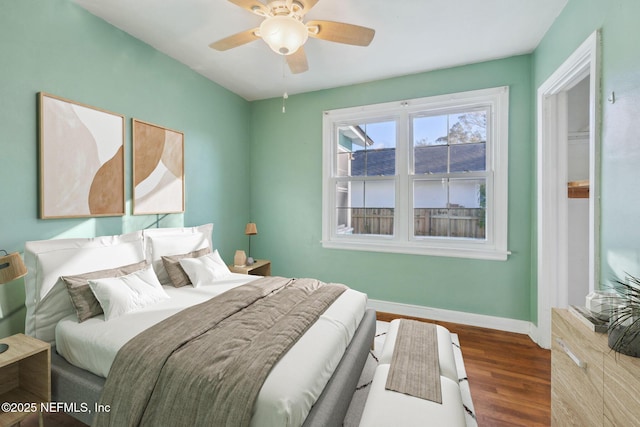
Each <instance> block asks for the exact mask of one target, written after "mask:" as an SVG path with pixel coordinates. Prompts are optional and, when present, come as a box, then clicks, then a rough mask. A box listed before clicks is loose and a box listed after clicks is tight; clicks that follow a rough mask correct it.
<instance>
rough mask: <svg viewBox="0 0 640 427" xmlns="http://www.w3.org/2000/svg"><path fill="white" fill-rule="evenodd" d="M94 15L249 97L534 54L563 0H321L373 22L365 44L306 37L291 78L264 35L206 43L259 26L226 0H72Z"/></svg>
mask: <svg viewBox="0 0 640 427" xmlns="http://www.w3.org/2000/svg"><path fill="white" fill-rule="evenodd" d="M74 1H75V2H76V3H77V4H78V5H80V6H82V7H83V8H85V9H87V10H88V11H89V12H91V13H92V14H94V15H96V16H99V17H100V18H102V19H104V20H105V21H107V22H109V23H111V24H112V25H114V26H116V27H118V28H120V29H122V30H123V31H125V32H127V33H129V34H131V35H132V36H134V37H136V38H138V39H140V40H142V41H144V42H146V43H148V44H149V45H151V46H153V47H154V48H156V49H158V50H159V51H161V52H164V53H165V54H167V55H169V56H171V57H173V58H175V59H177V60H178V61H180V62H182V63H184V64H186V65H187V66H189V67H190V68H192V69H193V70H195V71H197V72H198V73H200V74H202V75H203V76H205V77H207V78H209V79H210V80H213V81H214V82H216V83H218V84H220V85H222V86H224V87H226V88H227V89H229V90H231V91H233V92H235V93H237V94H238V95H240V96H242V97H243V98H245V99H247V100H256V99H264V98H271V97H276V96H282V93H283V92H284V91H285V90H286V91H287V92H288V93H289V94H294V93H301V92H308V91H313V90H318V89H325V88H330V87H337V86H345V85H350V84H354V83H361V82H367V81H372V80H379V79H383V78H388V77H394V76H400V75H405V74H413V73H419V72H423V71H429V70H435V69H440V68H448V67H453V66H457V65H463V64H470V63H475V62H481V61H486V60H491V59H497V58H505V57H509V56H513V55H519V54H525V53H529V52H531V51H533V50H534V49H535V47H536V46H537V45H538V43H539V42H540V40H541V39H542V37H543V35H544V33H545V32H546V31H547V29H548V28H549V27H550V26H551V24H552V23H553V21H554V19H555V18H556V17H557V16H558V15H559V14H560V12H561V11H562V9H563V8H564V6H565V5H566V3H567V1H568V0H403V1H399V0H320V1H319V2H318V4H317V5H316V6H315V7H314V8H313V9H311V11H309V13H308V14H307V15H306V18H305V21H307V20H312V19H320V20H328V21H340V22H346V23H350V24H356V25H361V26H365V27H370V28H373V29H375V30H376V35H375V37H374V39H373V41H372V42H371V44H370V45H369V46H368V47H356V46H348V45H342V44H338V43H333V42H328V41H324V40H318V39H312V38H309V40H308V41H307V43H306V44H305V51H306V53H307V58H308V61H309V71H307V72H305V73H302V74H296V75H292V74H291V73H290V72H289V70H288V68H287V67H286V66H285V64H284V61H283V58H282V57H281V56H279V55H277V54H276V53H274V52H273V51H272V50H271V49H269V47H268V46H267V45H266V44H265V43H264V42H263V41H262V40H256V41H254V42H251V43H249V44H246V45H243V46H240V47H237V48H235V49H231V50H228V51H226V52H218V51H215V50H213V49H211V48H209V47H208V45H209V44H210V43H211V42H213V41H216V40H218V39H221V38H223V37H226V36H229V35H231V34H235V33H238V32H240V31H243V30H246V29H250V28H254V27H257V26H259V24H260V22H261V20H262V18H260V17H259V16H257V15H254V14H252V13H249V12H247V11H246V10H244V9H242V8H240V7H238V6H236V5H234V4H233V3H230V2H228V1H225V0H109V1H106V0H74Z"/></svg>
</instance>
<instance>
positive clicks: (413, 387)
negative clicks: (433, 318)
mask: <svg viewBox="0 0 640 427" xmlns="http://www.w3.org/2000/svg"><path fill="white" fill-rule="evenodd" d="M385 388H386V389H387V390H392V391H397V392H399V393H404V394H408V395H410V396H414V397H419V398H420V399H426V400H431V401H432V402H436V403H442V390H441V385H440V361H439V359H438V333H437V329H436V325H435V324H433V323H425V322H417V321H415V320H407V319H402V320H401V321H400V324H399V325H398V334H397V335H396V342H395V346H394V347H393V355H392V356H391V365H390V367H389V376H388V377H387V384H386V386H385Z"/></svg>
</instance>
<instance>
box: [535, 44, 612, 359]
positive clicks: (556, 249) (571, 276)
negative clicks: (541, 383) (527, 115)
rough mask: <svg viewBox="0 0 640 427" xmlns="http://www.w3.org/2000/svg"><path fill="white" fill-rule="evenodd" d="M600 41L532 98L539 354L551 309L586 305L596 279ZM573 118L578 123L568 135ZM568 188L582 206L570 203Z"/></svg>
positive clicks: (582, 51)
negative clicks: (535, 125)
mask: <svg viewBox="0 0 640 427" xmlns="http://www.w3.org/2000/svg"><path fill="white" fill-rule="evenodd" d="M599 40H600V36H599V33H598V32H595V33H593V34H592V35H591V36H590V37H589V38H588V39H587V40H586V41H585V42H584V43H583V44H582V45H581V46H580V47H579V48H578V49H577V50H576V51H575V52H574V53H573V54H572V55H571V56H570V57H569V58H568V59H567V60H566V61H565V62H564V63H563V64H562V65H561V66H560V68H558V69H557V70H556V71H555V72H554V73H553V74H552V75H551V76H550V77H549V78H548V79H547V80H546V81H545V82H544V83H543V84H542V85H541V86H540V87H539V88H538V92H537V101H538V111H537V123H538V128H537V130H538V138H537V207H538V211H537V216H538V217H537V243H538V252H537V255H538V269H537V274H538V278H537V284H538V312H537V314H538V326H537V330H536V331H535V333H534V334H532V335H533V338H534V339H535V340H536V342H537V343H538V345H540V346H541V347H544V348H549V347H550V346H551V308H552V307H566V306H567V305H569V304H576V305H584V297H585V296H586V294H587V293H588V292H589V291H590V290H593V289H594V288H597V285H596V281H597V280H598V277H599V256H598V250H599V242H598V237H599V234H598V230H599V217H598V212H599V209H598V200H599V191H598V187H599V177H600V171H599V163H600V154H599V152H600V149H599V148H600V143H599V123H598V119H597V118H598V117H599V112H598V106H599V84H598V83H599V81H600V76H599V67H598V58H599V45H600V43H599ZM585 104H586V105H585ZM585 110H586V111H587V114H586V117H585V116H584V111H585ZM578 117H580V118H579V119H578V120H577V121H581V122H583V124H582V125H580V126H579V127H578V128H576V129H570V128H571V127H574V126H575V122H576V118H578ZM570 187H574V190H575V188H578V190H576V191H574V192H580V191H581V192H582V196H583V197H579V198H580V199H585V200H580V201H574V198H573V197H572V198H570V197H569V195H570V192H571V191H572V189H570ZM585 189H586V191H587V192H588V193H587V196H586V197H584V191H585ZM575 199H578V197H576V198H575ZM577 233H580V234H579V235H578V234H577ZM585 233H586V235H585ZM585 281H586V282H585Z"/></svg>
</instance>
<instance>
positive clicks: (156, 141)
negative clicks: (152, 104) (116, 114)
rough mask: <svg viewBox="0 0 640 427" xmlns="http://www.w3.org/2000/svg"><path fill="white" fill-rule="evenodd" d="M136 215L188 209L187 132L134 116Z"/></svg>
mask: <svg viewBox="0 0 640 427" xmlns="http://www.w3.org/2000/svg"><path fill="white" fill-rule="evenodd" d="M131 128H132V134H133V180H132V182H133V214H134V215H149V214H168V213H181V212H184V134H183V133H182V132H179V131H176V130H172V129H168V128H165V127H163V126H159V125H155V124H153V123H148V122H144V121H142V120H138V119H131Z"/></svg>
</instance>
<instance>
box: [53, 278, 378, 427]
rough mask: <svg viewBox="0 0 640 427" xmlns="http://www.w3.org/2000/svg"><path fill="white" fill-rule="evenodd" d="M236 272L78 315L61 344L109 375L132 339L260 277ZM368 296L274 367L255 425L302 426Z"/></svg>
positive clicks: (66, 324)
mask: <svg viewBox="0 0 640 427" xmlns="http://www.w3.org/2000/svg"><path fill="white" fill-rule="evenodd" d="M257 278H258V276H247V275H243V274H233V275H232V276H230V277H229V278H228V279H225V280H220V281H217V282H216V283H215V284H212V285H208V286H203V287H199V288H193V287H191V286H186V287H183V288H174V287H172V286H165V287H164V289H165V290H166V291H167V293H168V294H169V296H170V298H169V299H168V300H164V301H161V302H160V303H158V304H156V305H153V306H151V307H145V308H144V309H142V310H140V311H137V312H134V313H129V314H126V315H123V316H121V317H118V318H115V319H112V320H110V321H109V322H105V321H104V317H103V316H102V315H101V316H97V317H94V318H92V319H89V320H86V321H85V322H82V323H78V321H77V318H76V316H75V315H73V316H68V317H66V318H64V319H62V320H61V321H60V322H59V323H58V325H57V326H56V348H57V351H58V353H59V354H60V355H62V356H63V357H64V358H65V359H66V360H67V361H69V362H70V363H71V364H73V365H75V366H78V367H80V368H83V369H86V370H87V371H90V372H92V373H94V374H96V375H99V376H102V377H106V376H107V374H108V373H109V369H110V368H111V364H112V363H113V360H114V358H115V356H116V354H117V352H118V350H119V349H120V348H121V347H122V346H123V345H124V344H125V343H126V342H127V341H129V340H130V339H131V338H133V337H134V336H135V335H137V334H138V333H140V332H142V331H143V330H145V329H147V328H148V327H150V326H152V325H154V324H156V323H158V322H160V321H162V320H164V319H166V318H167V317H169V316H171V315H173V314H175V313H177V312H178V311H180V310H182V309H184V308H186V307H188V306H191V305H195V304H198V303H201V302H204V301H206V300H207V299H209V298H211V297H213V296H216V295H220V294H221V293H223V292H225V291H227V290H229V289H232V288H234V287H236V286H240V285H242V284H244V283H248V282H250V281H252V280H255V279H257ZM366 304H367V297H366V295H365V294H363V293H361V292H358V291H354V290H352V289H348V290H347V291H346V292H344V293H343V294H342V295H341V296H340V297H339V298H338V299H337V300H336V301H335V302H334V303H333V304H332V305H331V306H330V307H329V308H328V309H327V310H326V312H325V313H324V314H323V315H322V316H321V317H320V319H318V321H317V322H316V323H315V324H314V325H313V326H312V327H311V328H309V330H308V331H307V333H306V334H305V335H304V336H303V337H302V338H300V340H299V341H298V342H297V343H296V344H295V345H294V346H293V348H291V350H289V352H288V353H287V354H285V355H284V356H283V357H282V359H281V360H280V361H279V362H278V363H277V364H276V366H274V368H273V370H272V371H271V373H270V374H269V377H268V378H267V380H266V381H265V383H264V385H263V387H262V389H261V391H260V394H259V395H258V400H257V402H256V405H255V406H254V413H253V418H252V422H251V425H252V426H258V425H260V426H278V427H281V426H299V425H301V424H302V423H303V422H304V419H305V418H306V417H307V414H308V413H309V410H310V409H311V406H313V404H314V402H315V401H316V400H317V398H318V396H320V394H321V393H322V390H323V389H324V386H325V385H326V383H327V381H329V378H330V377H331V375H332V374H333V371H334V370H335V368H336V366H337V365H338V362H339V361H340V359H341V358H342V354H343V353H344V351H345V349H346V348H347V346H348V344H349V342H350V341H351V338H352V337H353V335H354V333H355V330H356V329H357V327H358V325H359V324H360V321H361V320H362V317H363V315H364V312H365V309H366Z"/></svg>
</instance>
